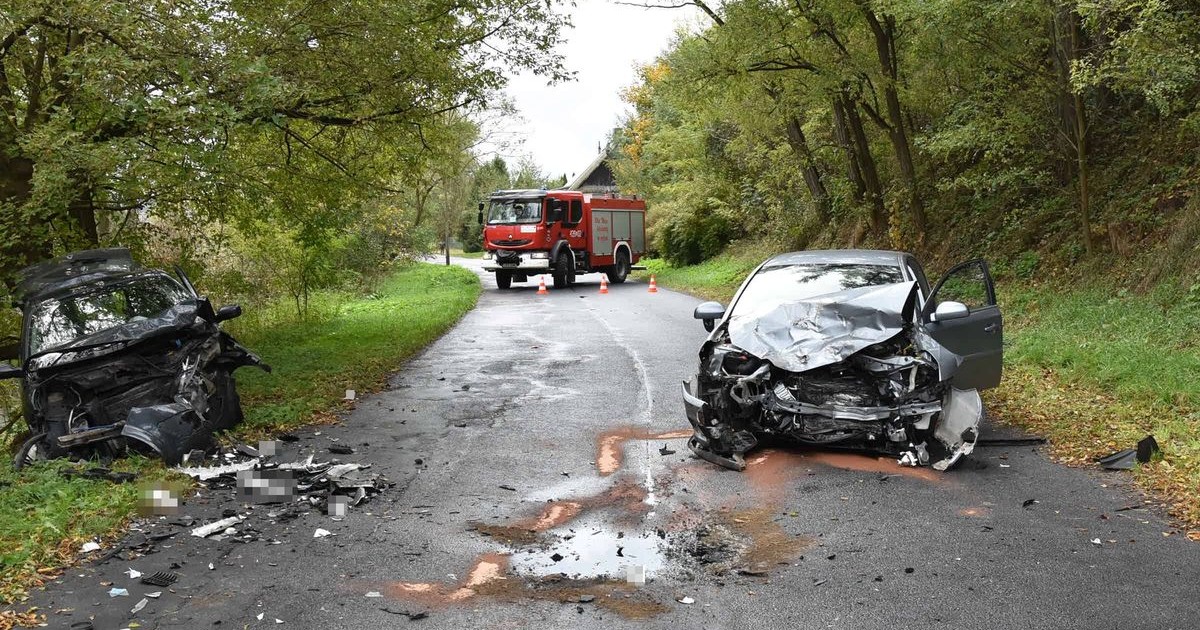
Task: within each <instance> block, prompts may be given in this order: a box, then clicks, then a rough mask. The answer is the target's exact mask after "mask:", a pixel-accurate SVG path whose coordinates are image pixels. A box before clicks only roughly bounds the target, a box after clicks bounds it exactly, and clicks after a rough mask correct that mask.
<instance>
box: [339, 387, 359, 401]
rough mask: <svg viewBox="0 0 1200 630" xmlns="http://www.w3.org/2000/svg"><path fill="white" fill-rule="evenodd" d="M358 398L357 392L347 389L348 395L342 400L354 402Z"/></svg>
mask: <svg viewBox="0 0 1200 630" xmlns="http://www.w3.org/2000/svg"><path fill="white" fill-rule="evenodd" d="M357 397H358V393H357V392H355V391H354V390H353V389H347V390H346V395H345V396H343V397H342V400H354V399H355V398H357Z"/></svg>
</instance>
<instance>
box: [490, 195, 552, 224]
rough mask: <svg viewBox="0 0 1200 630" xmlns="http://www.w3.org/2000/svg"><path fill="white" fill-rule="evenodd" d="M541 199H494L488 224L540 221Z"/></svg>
mask: <svg viewBox="0 0 1200 630" xmlns="http://www.w3.org/2000/svg"><path fill="white" fill-rule="evenodd" d="M541 220H542V200H541V199H494V200H492V208H491V210H489V211H488V221H487V222H488V225H497V224H503V223H539V222H540V221H541Z"/></svg>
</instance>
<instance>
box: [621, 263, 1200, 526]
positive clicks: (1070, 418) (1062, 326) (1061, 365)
mask: <svg viewBox="0 0 1200 630" xmlns="http://www.w3.org/2000/svg"><path fill="white" fill-rule="evenodd" d="M764 258H765V256H755V257H753V258H751V257H749V256H737V255H726V256H721V257H718V258H715V259H713V260H710V261H707V262H705V263H702V264H700V265H694V266H688V267H672V266H671V265H668V264H666V263H665V262H663V261H661V260H646V261H643V262H644V264H645V265H646V266H647V268H648V270H647V271H645V272H642V274H644V275H648V274H650V273H653V274H654V275H655V278H656V280H657V281H658V283H659V284H661V285H663V286H665V287H670V288H673V289H678V290H682V291H686V292H688V293H691V294H694V295H697V296H700V297H704V298H708V299H714V300H718V301H721V302H723V303H726V304H728V301H729V298H730V297H732V296H733V294H734V292H735V291H736V290H737V288H738V286H740V284H741V281H742V280H743V279H744V278H745V275H746V274H747V273H749V272H750V271H751V270H752V269H754V267H755V265H756V264H757V263H758V262H761V261H762V260H763V259H764ZM998 290H999V299H1000V303H1001V307H1002V309H1003V312H1004V316H1005V351H1004V370H1005V373H1004V382H1003V383H1002V384H1001V385H1000V387H998V388H996V389H994V390H990V391H988V392H985V399H986V401H987V405H988V410H989V412H990V413H991V414H992V416H993V417H996V418H998V419H999V420H1001V421H1002V422H1005V423H1008V424H1012V425H1014V426H1020V427H1023V428H1025V429H1027V430H1029V431H1031V432H1034V433H1037V434H1039V435H1044V436H1045V437H1046V438H1047V439H1049V441H1050V445H1051V448H1050V452H1051V454H1052V455H1053V456H1054V457H1055V458H1056V459H1058V460H1059V461H1061V462H1063V463H1066V464H1068V465H1073V466H1094V462H1095V460H1096V458H1098V457H1101V456H1104V455H1107V454H1109V453H1112V452H1114V451H1117V450H1120V449H1124V448H1132V447H1133V445H1134V444H1135V443H1136V442H1137V441H1138V440H1140V439H1141V438H1143V437H1145V436H1146V435H1147V434H1151V435H1154V436H1155V438H1156V439H1157V441H1158V443H1159V444H1160V445H1161V446H1162V449H1163V452H1162V457H1161V458H1159V459H1157V460H1155V461H1153V462H1151V463H1150V464H1147V465H1143V466H1140V467H1139V468H1138V470H1136V471H1135V473H1134V476H1135V478H1136V479H1137V482H1138V484H1139V485H1140V486H1141V487H1142V488H1143V489H1144V490H1146V491H1148V492H1149V493H1150V494H1151V495H1153V496H1155V497H1158V498H1159V499H1161V500H1162V501H1163V502H1164V503H1165V504H1166V505H1167V507H1168V510H1169V512H1170V513H1171V515H1172V516H1174V517H1176V518H1178V519H1179V520H1180V521H1182V522H1183V523H1185V524H1186V525H1187V526H1188V527H1190V528H1191V530H1192V531H1190V532H1189V534H1188V535H1189V537H1192V538H1196V539H1200V378H1197V377H1196V375H1197V374H1200V300H1197V299H1194V294H1195V293H1196V291H1195V290H1194V289H1193V290H1192V291H1191V293H1189V292H1188V291H1185V290H1184V289H1183V288H1181V287H1178V286H1174V285H1171V284H1161V285H1159V286H1157V287H1155V288H1154V289H1153V290H1151V291H1149V292H1147V293H1144V294H1131V293H1129V292H1127V291H1122V290H1116V289H1111V288H1108V287H1106V286H1104V285H1103V284H1102V282H1099V281H1098V282H1097V283H1096V284H1095V285H1094V286H1081V285H1078V284H1076V285H1072V286H1070V287H1061V286H1053V285H1033V284H1030V283H1027V282H1021V281H1019V280H1016V279H1001V280H1000V281H998Z"/></svg>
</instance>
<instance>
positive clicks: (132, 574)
mask: <svg viewBox="0 0 1200 630" xmlns="http://www.w3.org/2000/svg"><path fill="white" fill-rule="evenodd" d="M125 575H128V576H129V579H131V580H136V579H138V578H140V577H142V572H141V571H138V570H137V569H134V568H132V567H130V568H128V569H126V570H125Z"/></svg>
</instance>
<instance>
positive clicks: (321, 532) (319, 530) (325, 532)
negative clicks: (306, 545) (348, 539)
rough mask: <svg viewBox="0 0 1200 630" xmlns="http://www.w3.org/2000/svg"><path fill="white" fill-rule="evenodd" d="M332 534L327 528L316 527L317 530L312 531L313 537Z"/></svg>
mask: <svg viewBox="0 0 1200 630" xmlns="http://www.w3.org/2000/svg"><path fill="white" fill-rule="evenodd" d="M332 534H333V532H331V531H329V530H327V529H322V528H320V527H318V528H317V531H315V532H313V538H324V537H326V536H330V535H332Z"/></svg>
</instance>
